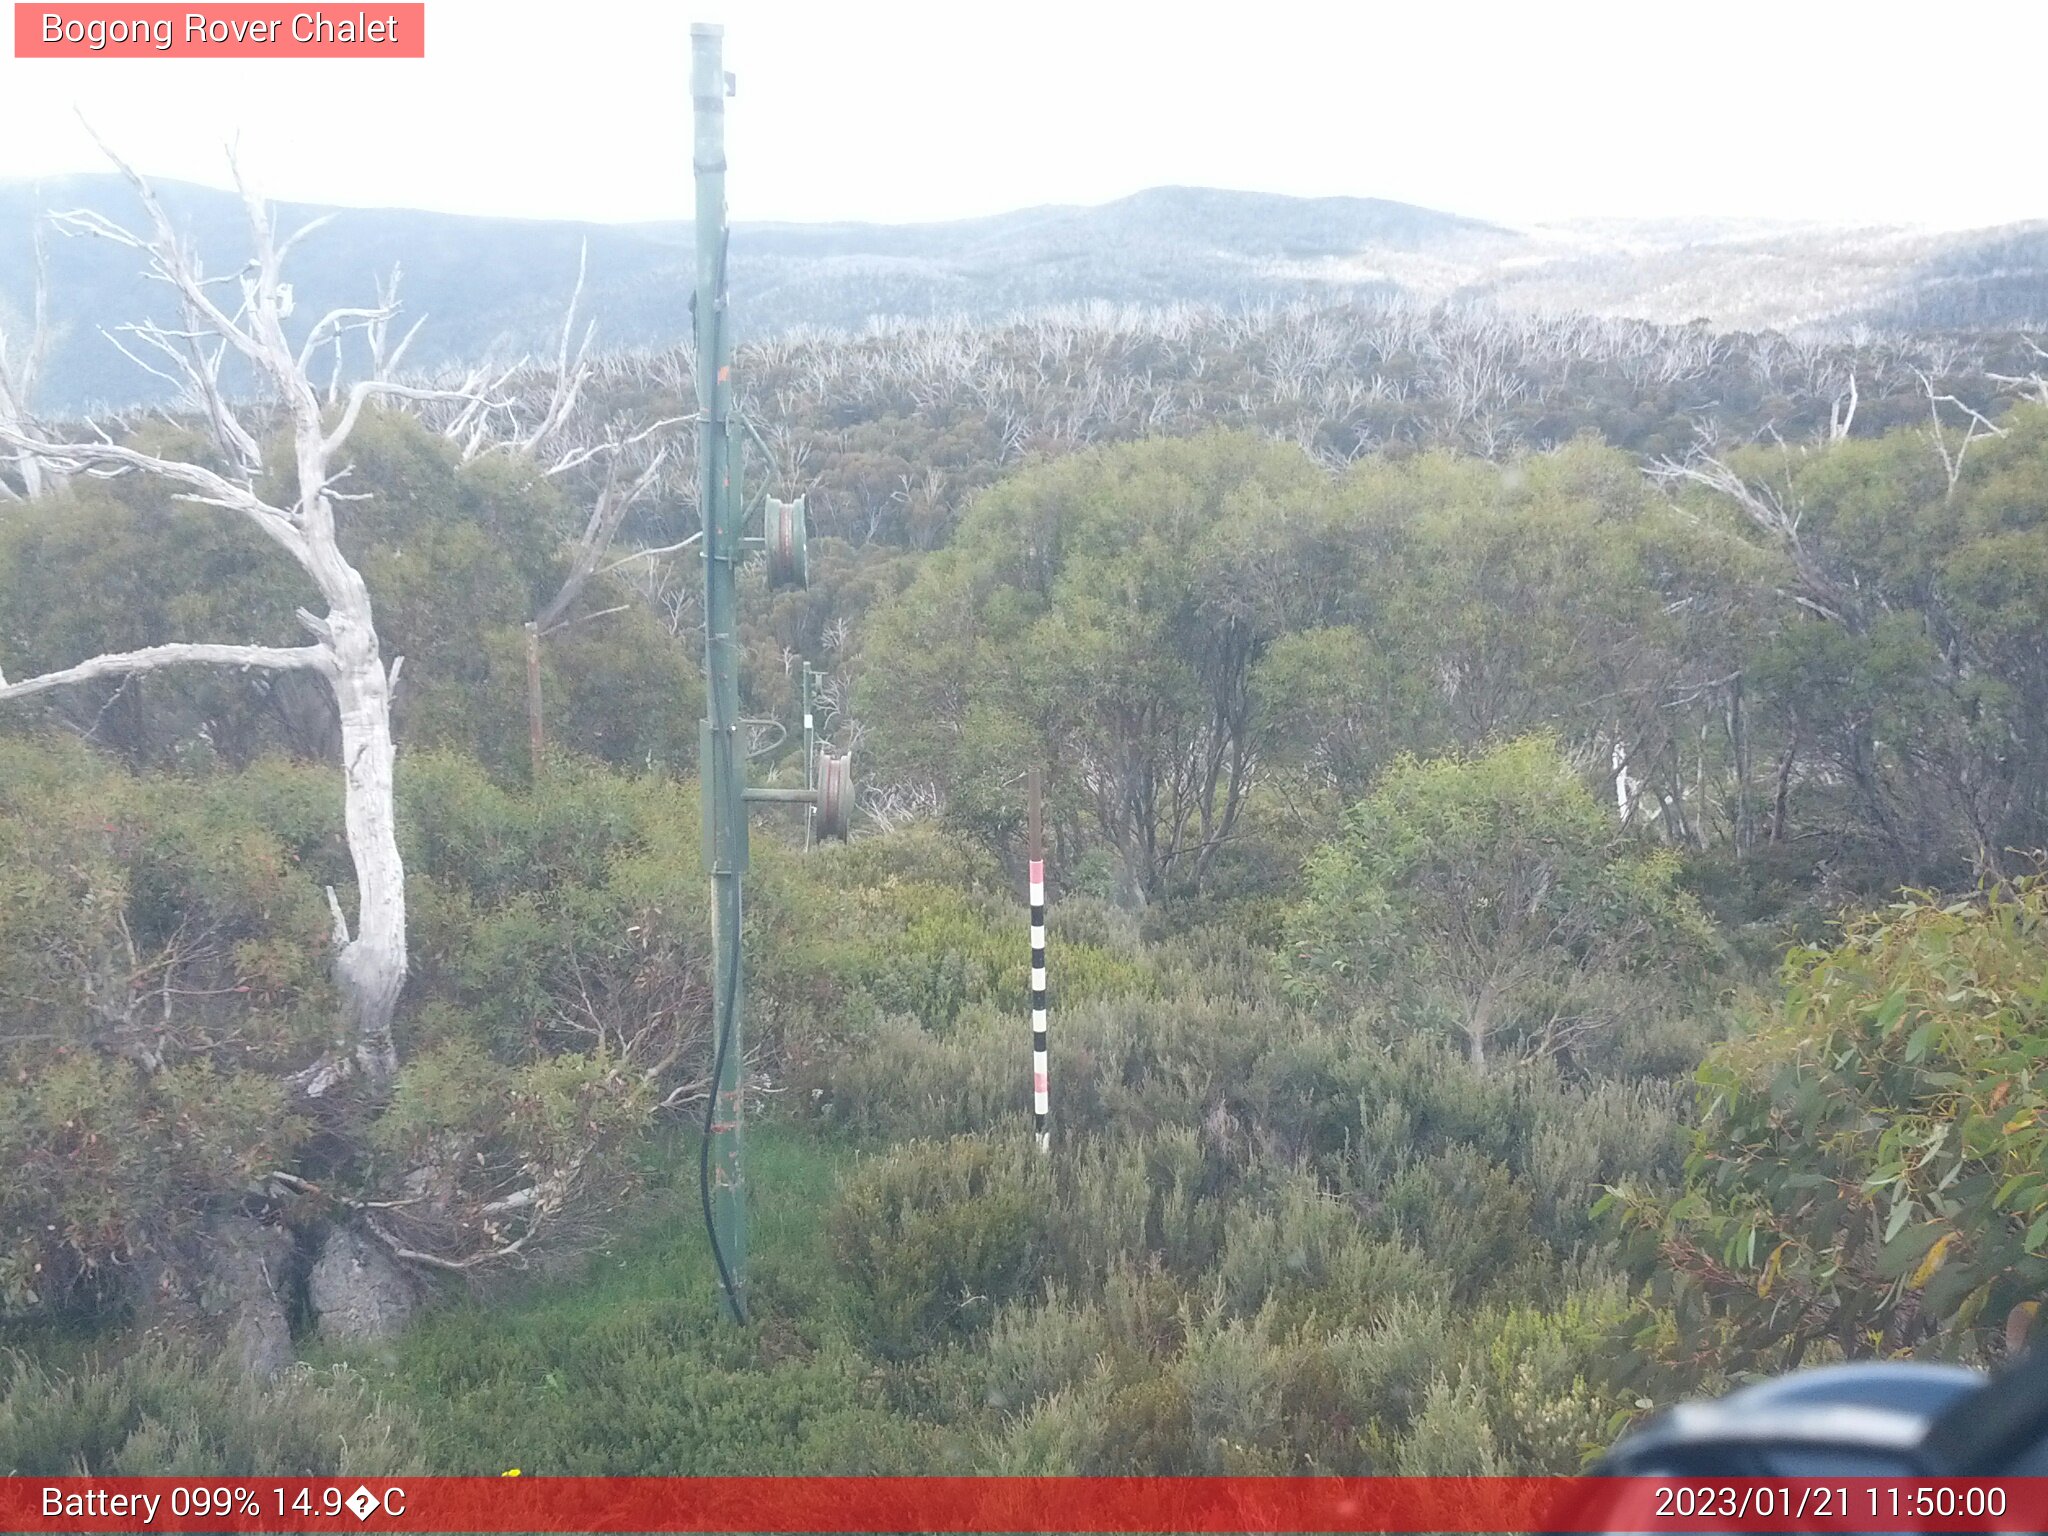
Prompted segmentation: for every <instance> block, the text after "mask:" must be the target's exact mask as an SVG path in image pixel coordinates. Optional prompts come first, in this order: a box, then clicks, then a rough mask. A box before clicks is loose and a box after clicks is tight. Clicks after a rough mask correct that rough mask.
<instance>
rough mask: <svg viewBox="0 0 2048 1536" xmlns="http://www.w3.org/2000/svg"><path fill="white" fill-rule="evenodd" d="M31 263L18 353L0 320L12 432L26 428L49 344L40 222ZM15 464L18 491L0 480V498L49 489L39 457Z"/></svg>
mask: <svg viewBox="0 0 2048 1536" xmlns="http://www.w3.org/2000/svg"><path fill="white" fill-rule="evenodd" d="M35 263H36V283H35V296H34V298H33V299H32V300H31V301H30V308H29V321H28V339H27V341H26V342H25V343H23V345H22V348H21V351H20V353H19V355H16V353H15V352H14V349H13V347H12V345H11V344H10V343H9V341H8V338H7V327H6V325H5V324H4V322H0V428H8V429H11V430H13V431H16V432H26V431H28V430H29V426H30V422H29V404H30V401H31V400H33V399H34V397H35V388H36V379H37V376H38V375H39V374H40V373H41V372H42V370H43V359H44V357H45V356H46V355H47V352H48V348H49V344H50V307H49V298H50V284H49V260H48V253H47V252H46V251H45V249H44V246H43V231H42V226H41V225H40V224H38V225H37V226H36V231H35ZM15 467H16V469H17V470H18V471H19V473H20V475H21V491H20V493H19V494H17V493H16V492H15V490H14V488H13V487H12V486H10V485H9V484H8V483H7V482H6V481H5V480H0V501H15V500H19V499H21V498H22V497H26V498H27V499H28V500H30V501H33V500H35V498H36V497H38V496H40V495H42V494H43V493H44V492H45V491H46V490H49V489H52V486H51V481H52V479H53V478H54V477H53V476H52V474H51V473H50V471H49V470H47V469H46V468H45V467H44V466H43V464H42V463H41V462H40V461H38V460H36V459H34V458H30V457H27V456H23V457H20V458H18V459H16V460H15Z"/></svg>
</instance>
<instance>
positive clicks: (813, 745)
mask: <svg viewBox="0 0 2048 1536" xmlns="http://www.w3.org/2000/svg"><path fill="white" fill-rule="evenodd" d="M800 666H801V670H802V672H803V679H804V686H803V705H804V788H805V789H807V790H815V789H816V788H817V787H818V768H817V763H818V738H817V735H816V733H815V732H814V731H813V729H812V726H811V664H810V663H809V662H808V661H806V662H803V663H801V664H800ZM817 821H818V812H817V809H816V808H815V806H807V807H806V808H805V810H804V851H805V852H806V853H808V852H809V851H810V850H811V849H812V848H813V847H814V846H816V844H817V841H818V836H817Z"/></svg>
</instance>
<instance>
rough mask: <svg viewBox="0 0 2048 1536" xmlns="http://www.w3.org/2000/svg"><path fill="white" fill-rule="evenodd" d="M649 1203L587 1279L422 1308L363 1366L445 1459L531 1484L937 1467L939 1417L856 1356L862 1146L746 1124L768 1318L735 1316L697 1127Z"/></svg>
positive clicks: (756, 1290) (451, 1467)
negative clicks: (513, 1473) (836, 1247)
mask: <svg viewBox="0 0 2048 1536" xmlns="http://www.w3.org/2000/svg"><path fill="white" fill-rule="evenodd" d="M672 1151H673V1153H674V1155H673V1157H672V1158H671V1159H670V1169H671V1172H670V1176H669V1178H668V1180H667V1181H666V1184H665V1186H664V1187H662V1188H660V1189H658V1190H657V1191H656V1193H655V1195H654V1196H653V1198H652V1199H651V1200H650V1202H649V1206H648V1209H647V1211H646V1213H645V1214H644V1215H643V1216H642V1217H641V1218H640V1219H639V1220H638V1221H636V1222H635V1223H633V1224H632V1226H631V1227H630V1228H629V1229H628V1231H627V1232H626V1234H625V1235H624V1236H623V1237H621V1238H620V1239H619V1240H618V1241H616V1242H614V1243H612V1244H611V1245H609V1246H608V1247H607V1248H606V1249H605V1250H603V1251H602V1252H600V1253H598V1254H594V1255H593V1256H592V1257H591V1258H590V1259H589V1261H588V1262H587V1264H586V1266H585V1269H584V1272H583V1273H582V1274H580V1275H577V1276H574V1277H572V1278H560V1279H554V1280H549V1281H537V1282H533V1283H530V1284H528V1285H526V1286H523V1287H521V1288H519V1289H517V1290H514V1291H510V1292H507V1293H503V1294H497V1295H493V1296H492V1297H490V1298H488V1299H484V1300H478V1301H471V1302H464V1303H460V1304H457V1305H454V1306H449V1307H445V1308H443V1309H441V1310H438V1311H436V1312H434V1313H433V1314H431V1315H429V1316H427V1317H424V1318H422V1319H421V1320H420V1321H419V1322H418V1324H417V1325H416V1326H415V1327H413V1328H412V1329H411V1330H409V1331H408V1332H407V1334H406V1335H405V1336H404V1337H403V1338H401V1339H399V1340H398V1341H396V1343H394V1344H393V1345H392V1346H390V1347H389V1348H388V1349H386V1350H384V1351H381V1352H378V1353H377V1354H375V1355H366V1354H358V1355H356V1356H354V1357H352V1363H354V1364H356V1365H357V1366H358V1367H359V1368H360V1369H362V1370H363V1372H364V1373H365V1374H366V1375H367V1376H368V1377H369V1378H370V1379H371V1380H372V1381H374V1382H375V1383H376V1384H377V1385H378V1386H379V1387H380V1389H382V1390H383V1391H385V1392H387V1393H388V1394H389V1395H391V1396H392V1397H394V1398H396V1399H398V1400H400V1401H402V1402H406V1403H408V1404H410V1405H412V1406H415V1407H416V1408H418V1409H419V1410H420V1412H421V1414H422V1416H423V1417H424V1418H425V1419H426V1421H427V1426H428V1435H429V1448H430V1455H431V1457H432V1459H433V1462H434V1464H435V1470H436V1471H439V1472H444V1473H450V1474H461V1473H468V1474H494V1473H498V1472H502V1471H504V1470H506V1469H507V1468H510V1467H518V1468H520V1469H521V1470H522V1471H523V1472H526V1473H529V1474H533V1475H561V1476H569V1475H579V1476H631V1475H642V1476H685V1475H696V1476H710V1475H738V1474H774V1473H799V1472H810V1473H846V1474H862V1473H873V1474H884V1473H892V1472H916V1471H925V1470H930V1469H931V1467H932V1465H933V1462H932V1457H933V1454H934V1452H935V1450H936V1445H935V1441H934V1435H935V1433H936V1431H935V1429H934V1427H933V1426H930V1425H927V1424H923V1423H920V1422H918V1421H916V1420H914V1419H910V1418H906V1417H903V1416H902V1415H900V1414H898V1413H895V1412H892V1411H891V1410H890V1409H889V1408H888V1407H887V1406H886V1405H885V1401H884V1399H885V1396H886V1393H885V1390H884V1380H883V1372H882V1369H881V1367H879V1366H878V1365H877V1364H876V1363H875V1362H873V1361H871V1360H869V1359H868V1358H867V1357H866V1356H865V1355H864V1354H862V1352H861V1351H860V1349H859V1347H858V1341H857V1337H856V1335H855V1334H854V1331H853V1325H852V1323H851V1321H850V1317H851V1309H850V1307H849V1302H848V1297H847V1295H846V1293H845V1290H844V1286H843V1284H842V1282H841V1281H840V1280H839V1279H838V1277H837V1275H836V1274H835V1272H834V1270H833V1267H832V1264H831V1261H830V1257H829V1255H828V1253H827V1251H826V1239H825V1232H824V1218H825V1213H826V1211H827V1209H828V1207H829V1206H830V1204H831V1201H832V1197H833V1193H834V1190H835V1188H836V1184H837V1175H838V1169H839V1167H840V1165H841V1164H842V1163H843V1162H844V1161H845V1160H846V1158H847V1156H848V1154H847V1153H845V1152H844V1151H842V1150H840V1149H838V1148H836V1147H834V1146H833V1145H831V1144H829V1143H825V1142H821V1141H819V1140H817V1139H815V1138H812V1137H809V1136H806V1135H804V1134H803V1133H802V1132H800V1131H797V1130H794V1129H791V1128H788V1127H777V1126H770V1125H764V1126H759V1127H750V1128H749V1139H748V1148H747V1174H748V1179H749V1182H750V1185H751V1196H752V1198H751V1211H752V1217H753V1222H752V1243H751V1250H750V1269H751V1272H752V1273H751V1289H752V1292H753V1294H752V1297H751V1311H752V1313H753V1317H752V1320H751V1321H750V1323H749V1324H748V1326H746V1327H744V1328H735V1327H732V1326H731V1325H729V1324H728V1323H726V1322H725V1321H724V1319H723V1316H722V1312H721V1308H720V1302H719V1298H718V1291H717V1284H716V1280H715V1277H714V1273H713V1269H712V1264H711V1256H710V1251H709V1247H708V1244H707V1242H706V1238H705V1234H704V1227H703V1220H702V1216H701V1214H700V1211H699V1207H698V1203H697V1161H696V1148H695V1141H694V1138H691V1137H688V1136H679V1137H678V1138H677V1139H676V1142H675V1143H674V1144H673V1146H672Z"/></svg>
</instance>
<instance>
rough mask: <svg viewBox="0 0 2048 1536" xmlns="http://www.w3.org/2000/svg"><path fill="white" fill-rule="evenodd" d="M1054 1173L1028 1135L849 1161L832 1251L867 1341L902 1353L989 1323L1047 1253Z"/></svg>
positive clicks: (1026, 1288)
mask: <svg viewBox="0 0 2048 1536" xmlns="http://www.w3.org/2000/svg"><path fill="white" fill-rule="evenodd" d="M1051 1217H1052V1181H1051V1179H1050V1177H1049V1175H1048V1172H1047V1170H1046V1167H1045V1163H1044V1160H1043V1159H1042V1158H1041V1157H1040V1156H1039V1154H1038V1152H1037V1150H1036V1148H1034V1147H1033V1146H1032V1145H1031V1142H1030V1140H1029V1139H1028V1138H1027V1137H1023V1136H1016V1137H1003V1138H989V1137H979V1136H959V1137H954V1138H952V1139H950V1140H947V1141H916V1142H908V1143H905V1144H904V1145H902V1146H900V1147H898V1148H896V1149H895V1150H893V1151H892V1152H889V1153H888V1154H886V1155H884V1156H880V1157H876V1158H873V1159H870V1160H868V1161H866V1162H863V1163H862V1164H860V1165H859V1166H857V1167H856V1168H855V1169H854V1170H853V1171H852V1172H851V1173H850V1174H848V1175H847V1176H846V1178H845V1180H844V1183H843V1186H842V1188H841V1191H840V1195H839V1200H838V1203H837V1204H836V1205H835V1206H834V1207H833V1210H832V1215H831V1220H830V1231H831V1243H832V1250H833V1254H834V1257H835V1258H836V1259H837V1261H838V1263H839V1266H840V1268H841V1270H842V1272H843V1273H844V1274H845V1275H846V1277H847V1279H848V1280H849V1281H851V1283H852V1284H853V1286H854V1288H855V1290H856V1291H857V1293H858V1294H859V1296H860V1298H861V1304H862V1307H863V1310H864V1314H865V1321H866V1324H867V1326H868V1328H869V1329H870V1330H871V1337H872V1339H873V1342H874V1344H875V1346H876V1347H877V1348H879V1349H881V1350H883V1351H885V1352H889V1353H898V1354H901V1353H908V1352H912V1351H916V1350H920V1349H924V1348H928V1347H930V1346H931V1345H932V1344H934V1343H937V1342H939V1341H941V1340H943V1339H946V1338H957V1337H962V1336H966V1335H970V1334H973V1333H975V1332H978V1331H979V1330H981V1329H983V1328H986V1327H987V1326H988V1324H989V1323H990V1321H991V1320H992V1319H993V1318H994V1316H995V1312H996V1309H997V1308H998V1307H1000V1306H1001V1305H1002V1304H1003V1303H1004V1302H1007V1301H1012V1300H1015V1299H1016V1298H1018V1297H1020V1296H1023V1295H1027V1294H1029V1293H1030V1292H1031V1290H1032V1289H1034V1288H1035V1286H1036V1285H1037V1284H1038V1281H1039V1278H1040V1276H1041V1275H1042V1274H1043V1273H1044V1271H1045V1268H1046V1265H1047V1262H1048V1259H1049V1257H1050V1252H1049V1249H1050V1244H1049V1236H1050V1233H1049V1223H1050V1221H1051Z"/></svg>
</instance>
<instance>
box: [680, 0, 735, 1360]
mask: <svg viewBox="0 0 2048 1536" xmlns="http://www.w3.org/2000/svg"><path fill="white" fill-rule="evenodd" d="M724 38H725V29H724V28H723V27H718V26H708V25H705V24H703V23H698V24H696V25H694V26H692V27H691V28H690V48H691V55H692V60H691V63H692V68H691V73H690V95H691V97H692V100H693V102H694V105H695V108H696V118H697V124H696V154H695V157H694V160H695V163H694V169H695V171H696V176H697V220H696V223H697V230H696V233H697V315H696V322H697V324H696V330H697V401H698V410H699V417H698V422H699V432H698V460H699V462H698V482H697V484H698V505H699V506H700V507H701V508H702V509H703V518H704V538H703V549H704V673H705V678H706V681H707V689H706V694H707V703H708V709H709V718H708V719H706V721H705V722H704V728H703V731H702V733H701V737H700V740H701V751H700V753H699V765H698V767H699V779H700V780H701V793H702V795H703V800H704V827H705V849H704V852H705V862H706V865H707V866H708V868H709V869H710V872H711V897H712V907H711V934H712V1013H713V1022H714V1029H715V1032H716V1033H715V1037H714V1052H715V1057H716V1064H717V1070H716V1074H715V1075H716V1081H715V1083H714V1084H713V1088H712V1104H711V1113H710V1116H709V1122H708V1127H709V1131H710V1139H709V1143H708V1146H707V1149H706V1153H705V1158H704V1162H703V1164H702V1165H701V1168H700V1172H701V1173H702V1175H703V1184H704V1190H703V1192H704V1195H705V1204H706V1206H707V1217H708V1220H709V1224H710V1229H711V1239H712V1247H713V1254H714V1258H715V1259H716V1260H717V1268H718V1275H719V1284H720V1286H721V1288H722V1290H723V1293H724V1298H725V1309H726V1312H727V1314H728V1316H730V1317H731V1318H732V1319H733V1320H734V1321H735V1322H745V1321H746V1316H747V1307H746V1274H747V1200H746V1181H745V1177H744V1174H743V1171H742V1167H741V1158H740V1154H741V1135H742V1124H743V1120H744V1116H745V1103H744V1098H743V1086H744V1071H743V1068H744V1063H745V1059H746V1049H745V1038H746V1037H745V1033H744V1031H743V1029H742V1027H741V1023H742V1014H743V1007H742V1005H743V1003H744V997H743V986H742V972H741V967H740V877H741V876H742V875H743V874H744V873H745V871H746V868H747V813H746V805H745V802H744V801H743V800H742V798H741V795H742V792H743V790H744V788H745V784H744V781H743V778H742V774H743V771H744V767H745V759H744V755H743V754H742V752H741V750H740V745H739V714H740V694H739V649H738V646H737V644H736V641H735V632H736V630H737V623H736V615H737V611H738V606H739V595H738V591H737V584H736V581H735V572H736V568H737V566H738V562H739V557H740V529H739V508H738V506H737V505H735V502H734V498H733V486H732V476H731V470H730V462H729V454H730V445H731V435H730V430H729V428H730V422H731V417H732V337H731V333H730V328H729V326H728V324H727V315H726V272H725V266H726V223H725V96H726V77H725V68H724V61H723V58H722V53H723V45H724Z"/></svg>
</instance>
